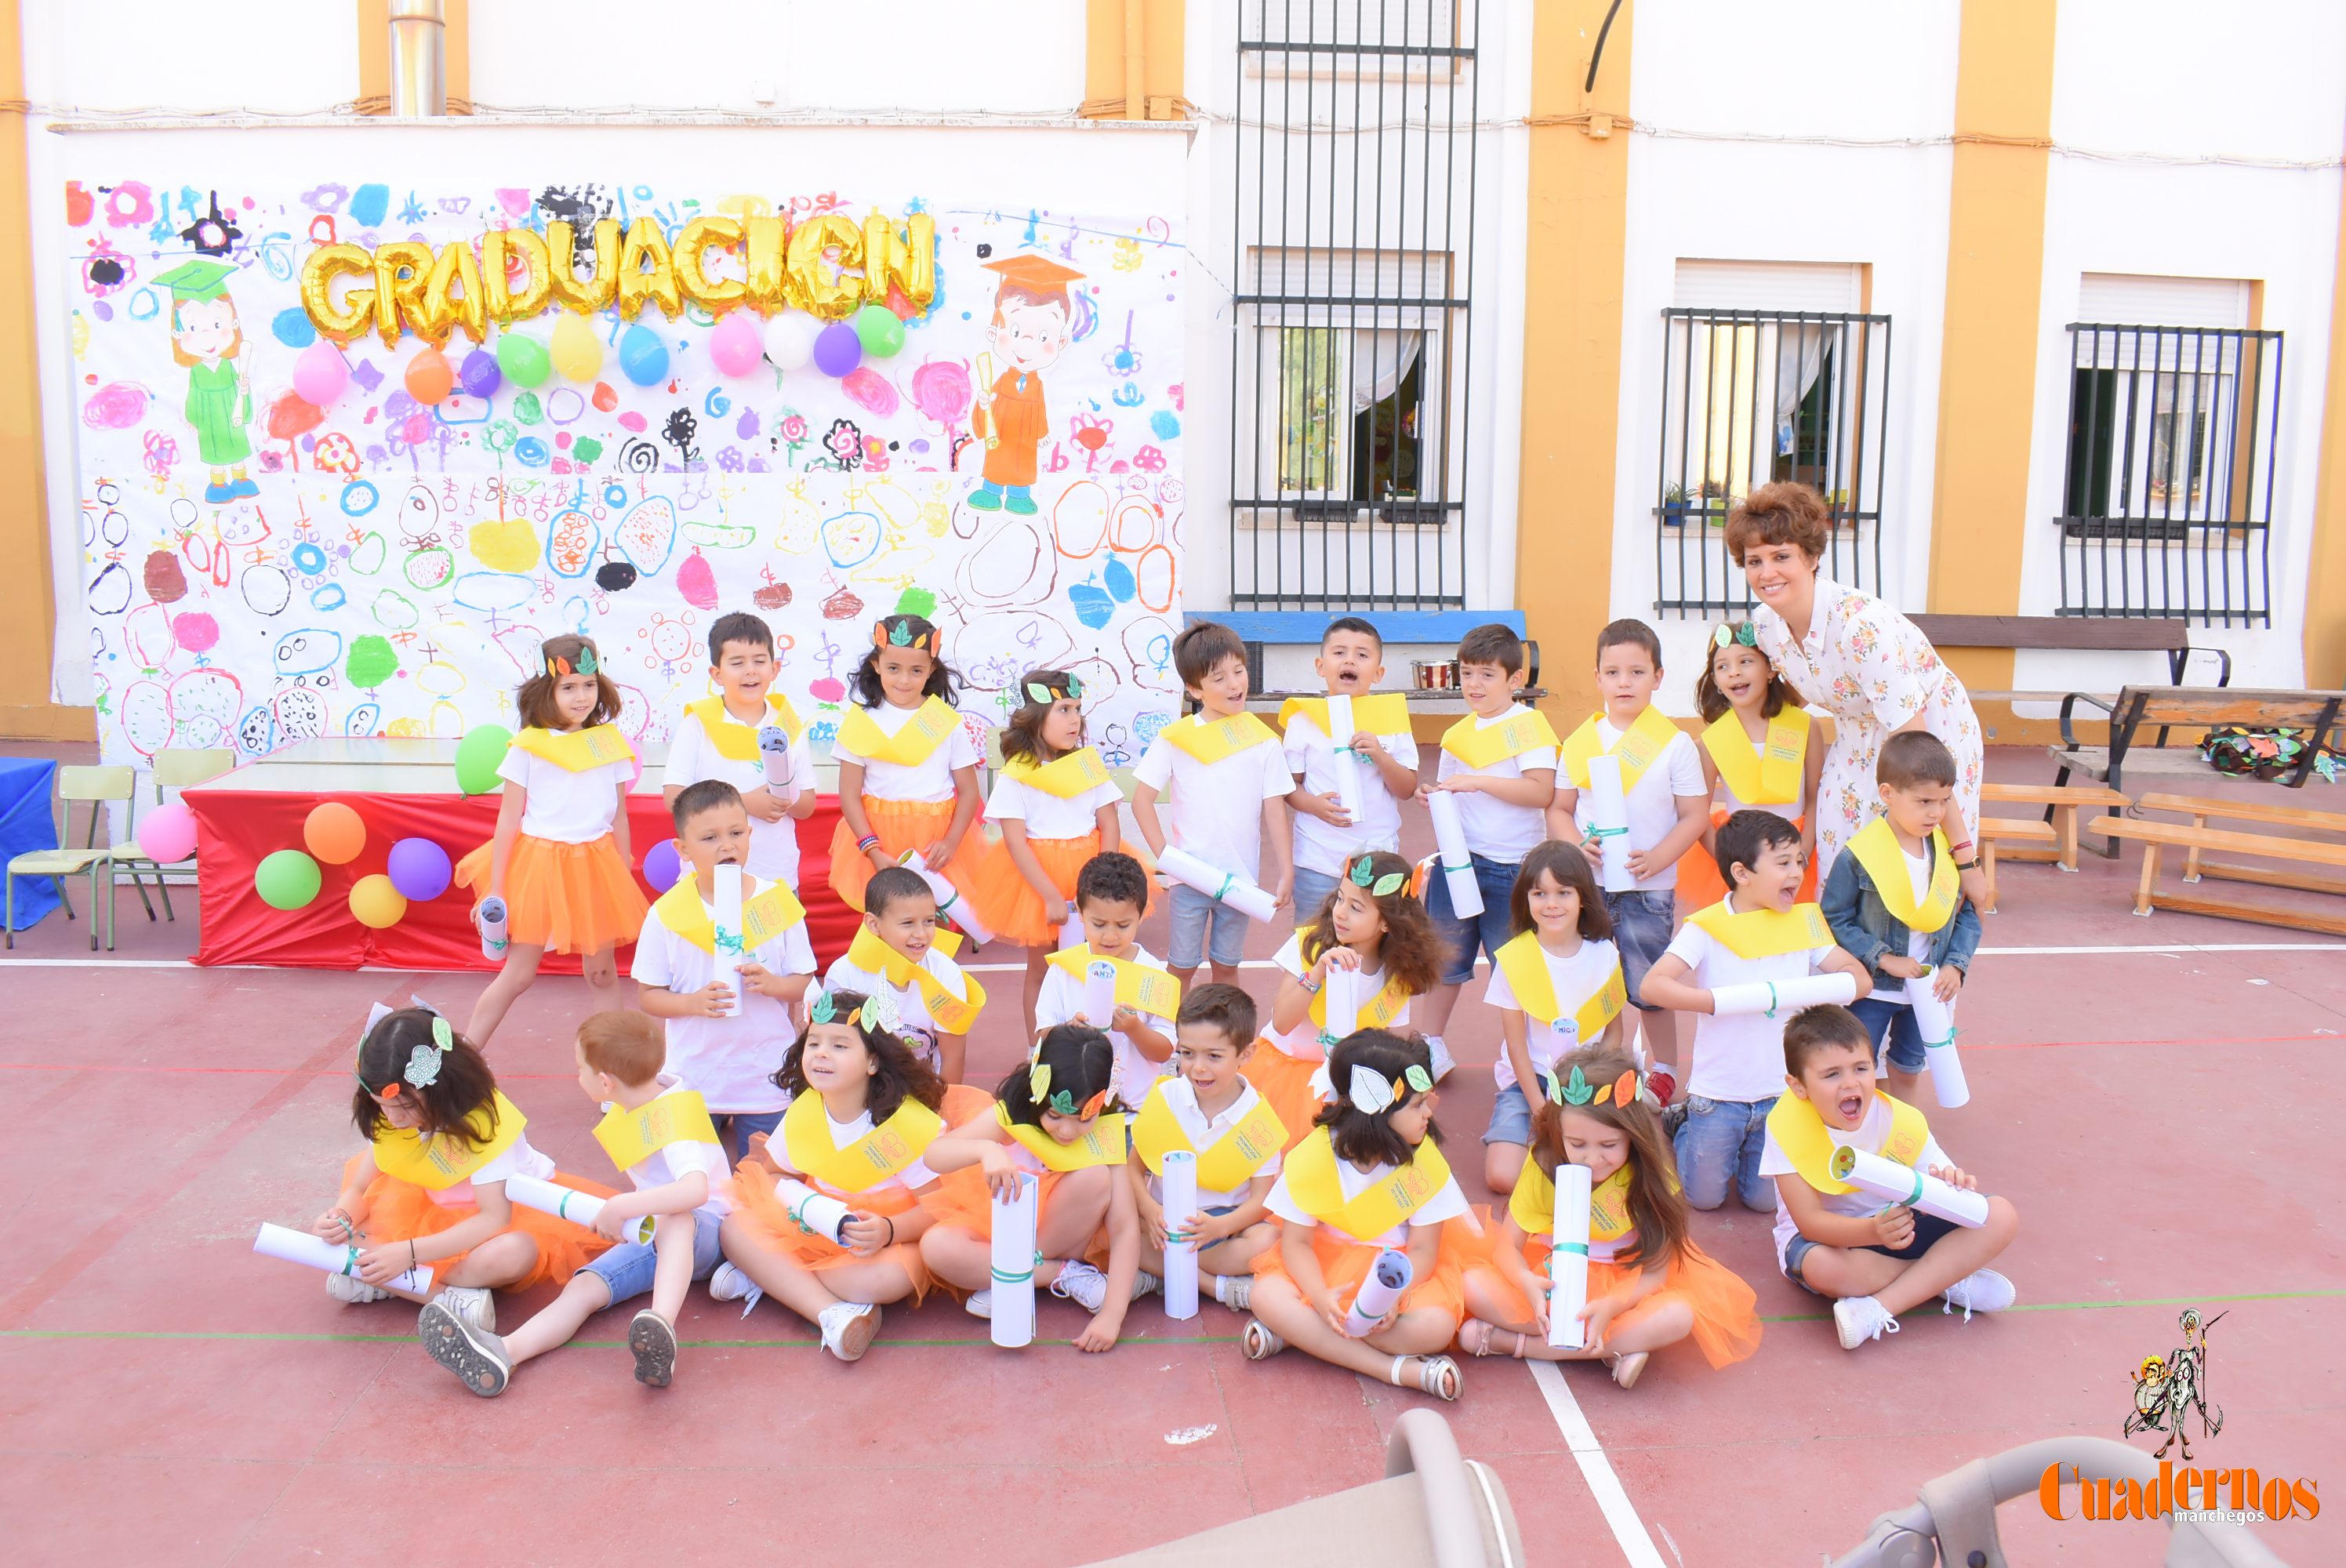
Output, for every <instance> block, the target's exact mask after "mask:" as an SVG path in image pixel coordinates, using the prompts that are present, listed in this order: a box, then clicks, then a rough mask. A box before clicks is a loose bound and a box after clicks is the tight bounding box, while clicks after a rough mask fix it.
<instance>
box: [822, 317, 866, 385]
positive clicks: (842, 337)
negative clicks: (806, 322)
mask: <svg viewBox="0 0 2346 1568" xmlns="http://www.w3.org/2000/svg"><path fill="white" fill-rule="evenodd" d="M862 362H863V340H862V338H859V337H857V336H856V335H855V329H854V328H852V327H851V326H849V325H848V324H847V323H846V322H845V321H833V322H832V323H831V325H829V326H828V327H825V328H824V329H823V330H822V331H821V333H819V334H817V336H816V338H815V341H814V368H815V369H817V370H819V371H821V372H822V373H823V374H825V375H827V376H843V375H845V374H846V373H847V372H850V371H852V370H853V369H854V368H855V367H856V366H858V365H860V364H862Z"/></svg>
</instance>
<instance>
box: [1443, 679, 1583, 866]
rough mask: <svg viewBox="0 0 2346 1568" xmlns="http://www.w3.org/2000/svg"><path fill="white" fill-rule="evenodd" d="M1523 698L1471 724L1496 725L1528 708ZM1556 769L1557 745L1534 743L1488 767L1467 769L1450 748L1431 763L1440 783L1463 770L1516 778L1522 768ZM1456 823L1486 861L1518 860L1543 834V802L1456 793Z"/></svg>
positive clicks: (1511, 862) (1480, 726) (1488, 776)
mask: <svg viewBox="0 0 2346 1568" xmlns="http://www.w3.org/2000/svg"><path fill="white" fill-rule="evenodd" d="M1529 711H1530V709H1528V708H1525V706H1524V705H1523V704H1522V703H1520V702H1516V703H1510V704H1508V705H1507V709H1506V711H1505V712H1504V713H1501V714H1499V715H1498V716H1497V717H1495V718H1476V719H1475V720H1474V728H1477V729H1488V728H1491V726H1493V725H1494V724H1505V722H1506V721H1507V720H1508V719H1510V718H1514V717H1515V715H1517V714H1519V713H1527V712H1529ZM1542 768H1545V769H1549V770H1550V771H1554V769H1555V768H1556V748H1555V747H1553V746H1535V747H1533V748H1531V749H1530V750H1529V751H1523V752H1518V753H1516V754H1515V756H1513V757H1507V758H1502V759H1500V760H1498V761H1496V762H1494V763H1492V764H1491V766H1489V767H1488V768H1469V767H1467V766H1466V764H1464V762H1461V761H1459V760H1458V759H1457V758H1456V757H1454V756H1453V755H1452V754H1451V753H1450V751H1449V750H1448V748H1444V749H1443V753H1442V760H1441V761H1440V762H1438V763H1436V764H1435V765H1434V769H1433V777H1434V780H1435V782H1437V783H1439V782H1440V781H1441V780H1443V779H1454V778H1456V777H1457V776H1458V775H1459V774H1461V773H1480V774H1482V775H1483V776H1484V778H1486V779H1520V778H1522V777H1523V776H1524V773H1525V770H1526V769H1530V770H1534V771H1536V770H1537V769H1542ZM1458 821H1459V825H1460V826H1462V827H1464V829H1465V830H1466V847H1467V849H1469V850H1472V851H1474V853H1475V854H1478V855H1480V856H1482V857H1483V858H1484V860H1499V861H1502V862H1504V863H1505V864H1507V865H1511V866H1512V865H1515V864H1517V863H1519V862H1520V861H1521V860H1523V858H1524V857H1525V855H1528V854H1530V853H1531V852H1532V849H1533V847H1534V846H1535V845H1536V844H1537V843H1538V842H1539V841H1540V840H1542V839H1545V838H1546V837H1547V806H1546V802H1545V801H1543V802H1541V803H1540V804H1539V805H1537V806H1510V805H1508V804H1507V803H1506V802H1505V801H1504V800H1501V799H1498V798H1497V797H1496V796H1492V795H1485V794H1484V793H1483V792H1482V791H1481V790H1479V789H1478V790H1474V791H1473V792H1471V793H1469V794H1464V795H1461V796H1459V797H1458Z"/></svg>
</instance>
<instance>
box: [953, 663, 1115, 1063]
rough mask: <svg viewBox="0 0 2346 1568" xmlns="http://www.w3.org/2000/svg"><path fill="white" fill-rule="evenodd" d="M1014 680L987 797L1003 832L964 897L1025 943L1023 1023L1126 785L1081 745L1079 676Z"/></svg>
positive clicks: (1030, 1016)
mask: <svg viewBox="0 0 2346 1568" xmlns="http://www.w3.org/2000/svg"><path fill="white" fill-rule="evenodd" d="M1018 689H1019V692H1020V694H1021V695H1022V696H1024V697H1025V699H1026V700H1025V705H1024V706H1023V707H1021V708H1019V709H1018V711H1017V712H1015V713H1014V714H1012V715H1011V716H1010V722H1009V723H1008V724H1007V725H1005V726H1004V727H1003V730H1002V772H1001V775H1000V777H998V778H997V779H994V795H993V798H992V799H989V800H987V801H986V803H985V813H986V815H987V816H989V817H991V818H993V819H994V821H996V822H997V823H999V824H1000V825H1001V828H1002V838H1001V840H999V841H998V842H996V843H995V844H994V845H993V846H992V847H991V848H989V849H988V850H986V851H985V853H984V856H983V858H982V859H981V860H979V862H978V870H977V885H976V887H975V888H974V889H973V890H972V891H971V893H970V898H971V901H972V902H973V904H974V907H975V909H976V911H977V912H978V915H979V917H980V918H982V919H983V920H984V921H985V923H986V924H987V925H988V926H991V927H992V928H993V930H994V934H995V935H997V936H999V937H1001V938H1002V939H1003V940H1004V941H1005V942H1016V943H1018V944H1019V945H1020V946H1022V947H1024V948H1025V950H1026V992H1025V1003H1026V1017H1027V1020H1028V1022H1029V1023H1032V1022H1033V1021H1034V1018H1035V996H1036V995H1037V994H1038V993H1041V991H1042V989H1043V971H1044V960H1045V959H1046V958H1048V957H1049V956H1050V952H1051V950H1052V949H1053V948H1055V947H1056V946H1058V945H1059V932H1060V929H1061V928H1062V927H1064V926H1065V925H1066V923H1067V901H1068V900H1070V899H1072V898H1074V897H1075V895H1076V874H1077V873H1078V872H1080V871H1082V870H1083V869H1084V865H1085V863H1086V861H1088V860H1090V859H1091V858H1092V857H1093V856H1094V855H1096V854H1098V853H1100V852H1101V851H1102V850H1113V849H1115V848H1116V846H1117V819H1116V809H1117V804H1118V803H1119V802H1120V801H1122V800H1123V799H1124V791H1123V790H1121V789H1117V787H1116V780H1115V779H1111V778H1109V777H1108V776H1107V763H1105V762H1103V761H1101V760H1100V754H1099V752H1098V750H1097V749H1096V748H1093V747H1089V746H1086V745H1085V744H1084V703H1083V697H1084V687H1083V682H1081V681H1079V680H1077V679H1076V677H1074V676H1071V675H1069V674H1068V673H1067V672H1066V670H1063V669H1030V670H1028V671H1027V672H1026V673H1025V675H1024V676H1022V677H1019V681H1018Z"/></svg>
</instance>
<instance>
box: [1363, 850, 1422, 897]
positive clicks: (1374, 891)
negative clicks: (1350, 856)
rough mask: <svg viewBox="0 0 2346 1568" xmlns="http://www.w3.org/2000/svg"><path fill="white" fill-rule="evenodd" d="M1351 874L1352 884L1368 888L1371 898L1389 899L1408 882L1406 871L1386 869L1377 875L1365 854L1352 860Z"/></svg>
mask: <svg viewBox="0 0 2346 1568" xmlns="http://www.w3.org/2000/svg"><path fill="white" fill-rule="evenodd" d="M1351 874H1352V885H1353V886H1354V887H1356V888H1366V889H1368V890H1369V895H1370V896H1371V897H1372V898H1380V899H1389V898H1391V897H1392V896H1393V894H1395V893H1397V892H1399V891H1401V890H1402V889H1403V887H1405V886H1407V885H1408V883H1409V873H1408V872H1406V871H1387V872H1386V873H1385V874H1384V875H1383V876H1382V877H1381V876H1378V875H1377V872H1376V868H1375V867H1374V866H1372V865H1371V864H1370V863H1369V857H1368V856H1366V855H1362V857H1361V858H1360V859H1359V860H1354V861H1353V862H1352V873H1351Z"/></svg>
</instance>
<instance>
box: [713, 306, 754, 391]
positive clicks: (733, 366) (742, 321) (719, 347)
mask: <svg viewBox="0 0 2346 1568" xmlns="http://www.w3.org/2000/svg"><path fill="white" fill-rule="evenodd" d="M765 348H766V346H765V343H764V341H762V340H761V339H760V337H759V335H758V325H757V323H756V322H755V321H752V320H750V315H749V313H748V312H747V311H730V312H729V313H728V314H726V315H724V316H722V317H719V319H718V322H717V330H716V331H712V332H710V333H709V358H710V359H711V360H714V361H716V362H717V369H718V371H719V373H721V374H724V375H729V376H746V375H748V374H749V373H750V372H751V371H754V370H756V369H757V368H758V361H759V360H760V358H761V357H762V356H763V355H764V353H765Z"/></svg>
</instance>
